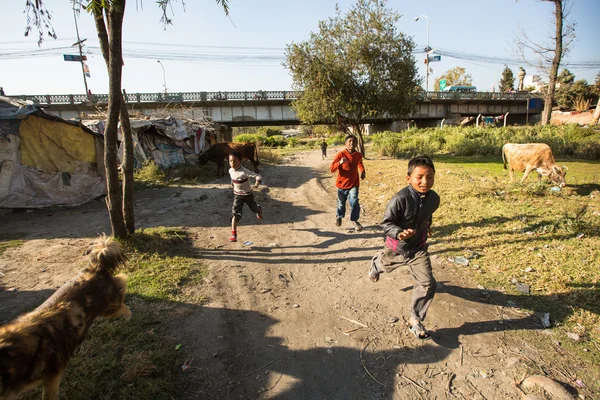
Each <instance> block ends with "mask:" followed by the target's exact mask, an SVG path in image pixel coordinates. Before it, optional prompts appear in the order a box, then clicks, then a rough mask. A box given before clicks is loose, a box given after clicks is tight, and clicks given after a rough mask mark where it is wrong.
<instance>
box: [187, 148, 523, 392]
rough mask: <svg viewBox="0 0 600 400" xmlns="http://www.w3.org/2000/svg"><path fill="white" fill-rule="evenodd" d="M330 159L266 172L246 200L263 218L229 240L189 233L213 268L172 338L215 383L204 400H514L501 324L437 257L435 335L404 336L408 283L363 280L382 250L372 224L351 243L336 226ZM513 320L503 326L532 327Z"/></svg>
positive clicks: (306, 157)
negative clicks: (200, 297)
mask: <svg viewBox="0 0 600 400" xmlns="http://www.w3.org/2000/svg"><path fill="white" fill-rule="evenodd" d="M329 162H330V161H321V160H320V155H319V154H318V152H313V153H308V154H302V155H300V156H298V157H297V158H294V159H292V160H290V161H289V162H288V163H287V164H286V166H284V167H277V168H272V169H267V170H265V171H264V178H265V182H266V184H267V185H268V190H265V191H264V192H263V193H261V194H259V195H258V198H259V201H260V203H262V204H263V208H264V210H265V218H264V219H263V220H262V221H261V222H259V223H257V222H256V220H254V217H253V216H252V215H251V214H250V215H249V216H248V215H247V214H246V219H245V220H243V221H244V222H243V223H242V225H241V226H240V228H239V240H240V242H238V243H236V244H229V243H226V240H227V236H228V234H229V232H228V230H227V229H218V230H212V229H207V230H201V231H200V232H199V235H198V243H197V245H198V247H199V248H200V249H204V250H202V252H203V254H202V258H203V259H204V260H206V261H208V262H209V263H210V265H211V276H210V280H211V281H212V284H211V285H210V292H211V293H210V295H209V297H210V299H211V302H210V303H209V304H208V305H207V306H206V308H205V309H203V310H202V311H201V312H199V313H195V314H193V315H190V316H189V318H186V319H185V322H184V325H183V329H182V332H185V333H184V335H182V336H183V337H181V339H182V340H184V341H186V342H189V343H190V344H191V348H190V352H191V354H193V357H194V358H195V360H194V364H195V365H196V366H200V367H202V368H210V369H211V370H212V372H213V374H214V376H216V377H219V378H217V379H215V382H214V386H213V387H212V388H211V390H208V391H206V392H205V393H202V395H213V396H215V398H265V399H266V398H278V399H392V398H409V397H410V398H418V397H420V396H421V397H422V398H436V397H437V398H445V397H446V394H445V392H447V390H448V380H449V379H452V382H451V384H452V386H453V387H454V389H453V391H454V393H455V395H456V396H460V394H459V392H460V393H462V394H463V395H464V396H465V397H466V398H480V396H482V395H483V396H485V398H504V399H506V398H516V397H517V392H516V389H515V388H514V383H513V382H514V380H513V378H515V376H516V372H515V373H512V372H513V371H511V368H512V367H510V366H509V367H508V369H507V366H506V363H507V361H508V360H512V361H510V362H511V363H512V365H513V366H516V364H517V361H516V360H518V355H515V354H512V353H511V352H515V353H519V352H520V350H518V349H510V348H509V347H508V346H507V345H506V344H505V338H504V335H503V333H500V332H501V331H502V330H504V329H506V328H507V327H508V325H509V324H510V322H509V321H506V322H504V321H502V319H503V318H506V319H509V318H511V317H512V316H507V315H505V316H504V317H502V316H501V315H500V314H499V311H498V308H497V307H496V306H492V305H484V304H481V301H483V298H484V297H489V296H490V295H489V294H488V293H485V292H482V291H480V290H473V289H468V288H465V290H464V291H462V288H461V286H463V284H462V283H459V282H455V280H454V279H453V276H452V272H451V271H449V270H446V269H445V268H444V267H443V266H442V265H441V263H440V262H439V260H438V262H437V263H436V268H435V270H436V271H435V273H436V276H437V278H438V280H439V281H440V282H444V283H441V284H440V294H439V295H438V296H437V298H436V301H435V302H434V304H433V306H432V308H431V311H430V317H429V320H428V321H427V322H428V324H427V326H428V327H430V328H431V329H435V330H436V331H437V333H436V335H435V336H434V340H432V341H428V342H420V341H418V340H416V339H414V338H413V337H412V336H411V335H410V334H409V333H408V331H407V329H406V327H405V325H404V323H403V317H404V316H406V317H407V316H408V310H407V307H408V304H409V298H410V287H411V285H412V284H411V280H410V276H409V275H408V273H407V271H396V272H395V273H393V274H388V275H385V274H384V275H383V276H382V279H381V280H380V281H379V282H378V283H372V282H370V281H369V280H368V279H367V277H366V272H367V267H368V265H369V262H370V260H371V257H372V256H373V254H374V253H375V252H376V251H377V250H379V249H380V247H381V245H382V234H381V231H380V229H379V228H378V226H377V225H376V221H377V218H378V217H377V216H373V215H367V216H366V217H363V218H362V219H361V221H362V222H363V224H364V225H365V229H364V230H363V231H362V232H355V231H354V229H353V228H350V226H351V225H350V222H349V220H348V218H346V219H345V220H344V225H343V226H342V228H337V227H336V226H335V224H334V218H335V187H333V186H332V184H333V182H332V179H331V174H330V173H329V171H328V166H329ZM227 206H228V203H226V204H224V205H223V208H224V210H227ZM246 213H247V210H246ZM221 217H222V216H221ZM244 241H250V242H252V245H250V246H247V245H244V244H243V243H242V242H244ZM221 244H225V245H224V246H223V247H220V245H221ZM214 247H217V248H214ZM452 293H454V294H452ZM457 293H458V296H460V297H457V295H456V294H457ZM464 298H466V299H464ZM342 317H345V318H347V319H345V318H342ZM522 317H523V316H520V315H518V316H514V318H515V320H518V323H519V324H521V325H524V324H528V323H529V322H530V321H527V322H524V321H522V320H520V318H522ZM348 319H351V320H354V321H356V322H359V323H360V324H363V325H366V326H367V328H365V327H363V326H361V325H359V324H357V323H354V322H350V321H348ZM498 321H500V322H498ZM479 324H481V325H479ZM207 328H209V329H207ZM357 328H359V329H357ZM514 328H515V327H514V326H512V327H511V328H509V329H514ZM496 331H498V332H496ZM191 357H192V356H191V355H190V358H191ZM202 395H201V396H199V398H201V397H202ZM448 396H450V397H451V396H452V395H451V394H449V395H448Z"/></svg>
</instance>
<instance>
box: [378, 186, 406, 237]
mask: <svg viewBox="0 0 600 400" xmlns="http://www.w3.org/2000/svg"><path fill="white" fill-rule="evenodd" d="M402 215H404V209H403V207H402V203H401V202H400V199H399V198H398V196H394V197H392V199H391V200H390V201H389V203H388V205H387V207H386V209H385V213H384V214H383V221H382V223H381V227H382V228H383V231H384V232H385V234H386V235H387V236H389V237H391V238H394V239H398V234H399V233H401V232H402V228H401V227H400V226H398V225H397V223H398V221H399V220H400V219H401V218H402Z"/></svg>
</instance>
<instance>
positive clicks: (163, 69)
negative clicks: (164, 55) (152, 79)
mask: <svg viewBox="0 0 600 400" xmlns="http://www.w3.org/2000/svg"><path fill="white" fill-rule="evenodd" d="M156 61H157V62H158V63H159V64H160V66H161V68H162V71H163V87H164V89H165V94H167V76H166V75H165V67H164V66H163V65H162V63H161V62H160V60H156Z"/></svg>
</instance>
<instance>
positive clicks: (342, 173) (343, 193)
mask: <svg viewBox="0 0 600 400" xmlns="http://www.w3.org/2000/svg"><path fill="white" fill-rule="evenodd" d="M344 142H345V146H346V148H345V149H344V150H342V151H340V152H339V153H337V154H336V155H335V158H334V159H333V162H332V163H331V168H330V170H331V172H336V171H337V173H338V175H337V179H336V180H335V186H337V188H338V201H337V211H336V216H335V224H336V226H341V225H342V218H344V216H345V215H346V200H348V203H350V208H351V211H350V221H352V222H354V226H355V227H356V230H357V231H362V229H363V227H362V225H361V224H360V222H358V218H359V217H360V204H359V202H358V187H359V186H360V180H359V179H358V171H360V179H365V176H366V174H365V166H364V165H363V162H362V154H360V153H359V152H358V151H356V144H357V143H358V141H357V140H356V137H355V136H354V135H348V136H346V140H345V141H344Z"/></svg>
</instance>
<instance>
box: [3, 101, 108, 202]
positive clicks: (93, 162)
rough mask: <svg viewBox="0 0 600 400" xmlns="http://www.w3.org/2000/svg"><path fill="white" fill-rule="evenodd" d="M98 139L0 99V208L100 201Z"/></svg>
mask: <svg viewBox="0 0 600 400" xmlns="http://www.w3.org/2000/svg"><path fill="white" fill-rule="evenodd" d="M103 157H104V155H103V138H102V137H101V136H99V135H97V134H95V133H94V132H93V131H91V130H90V129H88V128H86V127H84V126H80V125H79V124H77V123H75V122H71V121H66V120H64V119H62V118H60V117H56V116H54V115H51V114H48V113H46V112H44V111H43V110H41V109H38V108H36V107H35V106H33V105H32V104H30V103H25V102H22V101H17V100H14V99H10V98H8V97H2V96H0V208H42V207H49V206H76V205H80V204H84V203H86V202H88V201H91V200H93V199H95V198H97V197H99V196H102V195H106V179H105V177H104V161H103Z"/></svg>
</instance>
